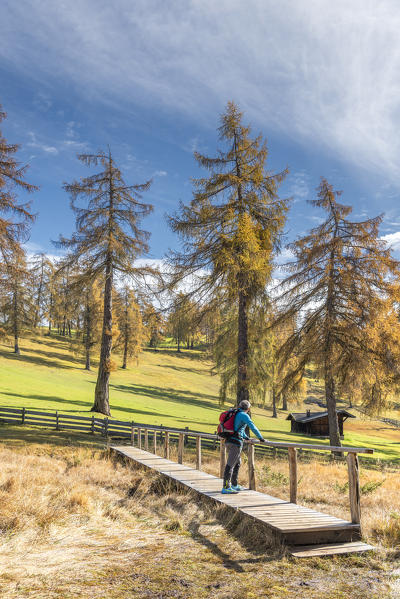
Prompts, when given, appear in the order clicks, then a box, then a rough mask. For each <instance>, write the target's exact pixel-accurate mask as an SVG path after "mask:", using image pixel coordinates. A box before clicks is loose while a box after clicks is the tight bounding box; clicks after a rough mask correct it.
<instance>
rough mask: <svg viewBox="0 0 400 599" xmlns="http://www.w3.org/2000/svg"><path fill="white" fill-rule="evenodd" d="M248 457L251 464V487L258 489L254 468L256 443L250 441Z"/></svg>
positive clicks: (253, 489)
mask: <svg viewBox="0 0 400 599" xmlns="http://www.w3.org/2000/svg"><path fill="white" fill-rule="evenodd" d="M247 457H248V464H249V489H251V490H252V491H255V490H256V473H255V469H254V445H253V443H248V445H247Z"/></svg>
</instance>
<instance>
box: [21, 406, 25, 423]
mask: <svg viewBox="0 0 400 599" xmlns="http://www.w3.org/2000/svg"><path fill="white" fill-rule="evenodd" d="M21 424H25V408H22V420H21Z"/></svg>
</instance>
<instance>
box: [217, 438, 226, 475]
mask: <svg viewBox="0 0 400 599" xmlns="http://www.w3.org/2000/svg"><path fill="white" fill-rule="evenodd" d="M225 466H226V447H225V441H224V439H220V441H219V476H220V478H224V472H225Z"/></svg>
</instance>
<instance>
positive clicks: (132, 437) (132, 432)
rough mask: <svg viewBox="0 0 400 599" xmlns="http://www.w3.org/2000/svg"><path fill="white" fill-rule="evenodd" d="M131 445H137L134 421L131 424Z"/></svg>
mask: <svg viewBox="0 0 400 599" xmlns="http://www.w3.org/2000/svg"><path fill="white" fill-rule="evenodd" d="M131 445H132V447H133V446H134V445H135V429H134V428H133V420H132V424H131Z"/></svg>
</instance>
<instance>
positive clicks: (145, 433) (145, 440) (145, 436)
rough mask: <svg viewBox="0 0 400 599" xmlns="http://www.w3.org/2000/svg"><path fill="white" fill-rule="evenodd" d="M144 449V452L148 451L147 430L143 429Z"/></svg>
mask: <svg viewBox="0 0 400 599" xmlns="http://www.w3.org/2000/svg"><path fill="white" fill-rule="evenodd" d="M144 448H145V450H146V451H149V429H148V428H145V429H144Z"/></svg>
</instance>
